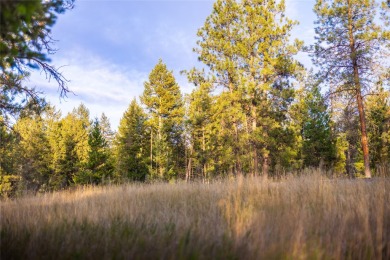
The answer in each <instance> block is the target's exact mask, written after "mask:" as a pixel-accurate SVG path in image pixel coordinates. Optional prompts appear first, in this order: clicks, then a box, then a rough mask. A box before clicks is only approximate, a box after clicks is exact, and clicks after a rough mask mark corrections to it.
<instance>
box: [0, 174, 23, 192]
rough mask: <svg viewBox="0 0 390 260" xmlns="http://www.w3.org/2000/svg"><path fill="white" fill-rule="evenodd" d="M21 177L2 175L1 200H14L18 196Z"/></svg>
mask: <svg viewBox="0 0 390 260" xmlns="http://www.w3.org/2000/svg"><path fill="white" fill-rule="evenodd" d="M19 182H20V177H19V176H16V175H3V174H0V198H12V197H14V196H16V194H17V188H18V183H19Z"/></svg>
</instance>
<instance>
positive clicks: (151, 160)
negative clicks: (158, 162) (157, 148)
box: [150, 127, 153, 173]
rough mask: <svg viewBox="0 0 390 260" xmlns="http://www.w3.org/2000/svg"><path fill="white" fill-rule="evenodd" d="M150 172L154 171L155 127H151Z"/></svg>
mask: <svg viewBox="0 0 390 260" xmlns="http://www.w3.org/2000/svg"><path fill="white" fill-rule="evenodd" d="M150 172H151V173H152V172H153V128H152V127H151V128H150Z"/></svg>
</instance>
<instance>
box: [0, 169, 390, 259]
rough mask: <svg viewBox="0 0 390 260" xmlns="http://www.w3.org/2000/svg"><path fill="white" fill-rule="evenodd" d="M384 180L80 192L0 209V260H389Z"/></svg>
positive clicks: (388, 183)
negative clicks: (85, 259)
mask: <svg viewBox="0 0 390 260" xmlns="http://www.w3.org/2000/svg"><path fill="white" fill-rule="evenodd" d="M389 190H390V179H386V178H375V179H372V180H348V179H328V178H324V177H322V175H320V174H319V173H313V174H311V175H306V176H301V177H290V178H286V179H283V180H280V181H270V180H264V179H261V178H237V179H233V180H224V181H220V182H215V183H211V184H208V185H206V184H197V183H192V184H185V183H179V184H151V185H134V184H133V185H123V186H110V187H87V188H83V189H79V190H76V191H64V192H58V193H50V194H44V195H40V196H36V197H25V198H21V199H16V200H9V201H3V202H1V204H0V206H1V226H0V228H1V231H0V232H1V248H0V250H1V259H18V258H19V259H20V258H31V259H33V258H39V259H44V258H50V259H69V258H90V259H102V258H103V259H104V258H109V259H112V258H119V259H121V258H126V259H156V258H164V259H189V258H190V259H198V258H200V259H215V258H217V259H258V258H266V259H269V258H271V259H275V258H276V259H280V258H282V259H284V258H289V259H290V258H293V259H313V258H315V259H328V258H330V259H344V258H347V259H389V257H390V203H389V201H390V195H389Z"/></svg>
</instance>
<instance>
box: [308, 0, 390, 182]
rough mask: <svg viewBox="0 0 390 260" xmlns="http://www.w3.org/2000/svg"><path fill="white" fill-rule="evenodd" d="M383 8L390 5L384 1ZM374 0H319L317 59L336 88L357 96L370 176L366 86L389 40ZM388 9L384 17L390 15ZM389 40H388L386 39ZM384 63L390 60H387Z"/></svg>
mask: <svg viewBox="0 0 390 260" xmlns="http://www.w3.org/2000/svg"><path fill="white" fill-rule="evenodd" d="M382 7H383V8H387V7H386V6H385V5H382ZM376 8H377V5H376V2H375V1H374V0H347V1H344V0H318V1H317V3H316V5H315V8H314V11H315V13H316V14H317V19H318V20H317V22H316V23H317V24H318V26H317V28H316V29H315V31H316V43H315V45H314V46H313V47H312V50H313V51H314V59H313V61H314V63H315V64H316V65H318V66H319V67H320V68H321V71H322V72H323V77H324V79H326V80H327V82H329V83H330V84H331V89H332V91H333V92H335V93H336V92H337V93H340V92H344V94H349V95H351V96H352V97H353V96H354V97H355V100H356V103H355V104H356V106H357V108H358V112H359V123H360V132H361V146H362V151H363V158H364V173H365V176H366V177H367V178H370V177H371V171H370V165H369V162H370V160H369V150H368V135H367V129H366V116H365V107H364V100H363V96H364V89H365V88H368V87H370V86H371V85H372V81H371V80H372V79H373V78H375V74H374V72H376V70H377V68H378V67H379V65H381V60H380V59H381V57H386V55H384V54H383V53H381V52H383V51H384V50H385V48H383V47H385V45H386V44H388V41H389V40H390V32H389V30H388V29H387V26H386V25H387V23H382V24H381V26H380V25H378V24H377V20H376V17H377V16H376ZM388 15H389V14H388V12H387V13H386V12H384V17H385V18H386V16H387V19H388ZM386 42H387V43H386ZM382 64H388V63H386V61H384V62H382Z"/></svg>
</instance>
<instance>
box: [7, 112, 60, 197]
mask: <svg viewBox="0 0 390 260" xmlns="http://www.w3.org/2000/svg"><path fill="white" fill-rule="evenodd" d="M45 128H46V122H45V120H44V119H43V118H42V117H41V116H39V115H35V116H33V117H25V118H21V119H20V120H18V122H17V123H16V125H15V126H14V129H15V131H16V133H17V134H18V137H19V142H18V146H17V147H18V148H17V154H18V162H17V165H18V168H17V169H18V175H19V176H20V177H21V182H22V186H23V187H24V188H25V189H27V190H31V191H34V192H37V191H44V190H46V189H47V185H48V182H49V179H50V176H51V174H52V170H51V168H50V162H51V161H52V158H53V157H52V153H51V151H50V146H49V141H48V138H47V132H46V131H45Z"/></svg>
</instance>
